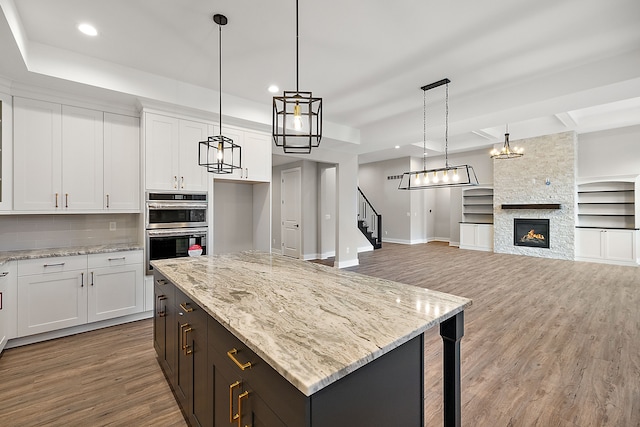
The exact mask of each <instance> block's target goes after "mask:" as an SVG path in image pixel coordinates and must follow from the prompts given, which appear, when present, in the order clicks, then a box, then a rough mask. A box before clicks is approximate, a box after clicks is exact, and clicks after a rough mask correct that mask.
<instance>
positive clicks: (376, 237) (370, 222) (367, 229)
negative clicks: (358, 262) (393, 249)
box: [358, 187, 382, 249]
mask: <svg viewBox="0 0 640 427" xmlns="http://www.w3.org/2000/svg"><path fill="white" fill-rule="evenodd" d="M358 228H359V229H360V231H361V232H362V234H364V236H365V237H366V238H367V240H369V242H370V243H371V244H372V245H373V248H374V249H380V248H381V247H382V215H380V214H379V213H378V212H376V210H375V209H374V208H373V205H372V204H371V202H369V200H368V199H367V196H365V195H364V193H363V192H362V190H361V189H360V187H358Z"/></svg>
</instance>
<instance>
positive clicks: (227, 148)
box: [198, 14, 242, 174]
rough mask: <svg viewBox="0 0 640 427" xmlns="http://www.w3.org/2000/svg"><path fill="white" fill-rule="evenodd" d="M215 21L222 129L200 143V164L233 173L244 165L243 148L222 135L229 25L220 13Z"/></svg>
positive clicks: (222, 171) (213, 171) (210, 170)
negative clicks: (224, 58)
mask: <svg viewBox="0 0 640 427" xmlns="http://www.w3.org/2000/svg"><path fill="white" fill-rule="evenodd" d="M213 21H214V22H215V23H216V24H218V35H219V36H218V56H219V74H218V77H219V80H218V83H219V87H218V90H219V91H220V92H219V93H220V98H219V101H220V131H219V132H218V135H214V136H209V137H207V140H206V141H200V142H199V144H198V147H199V148H198V164H199V165H200V166H204V167H206V168H207V172H211V173H215V174H228V173H233V171H234V170H236V169H240V168H241V167H242V162H241V160H242V159H241V151H240V150H241V148H240V146H239V145H237V144H234V143H233V140H232V139H231V138H228V137H226V136H224V135H222V26H223V25H227V22H228V20H227V17H226V16H224V15H220V14H215V15H213Z"/></svg>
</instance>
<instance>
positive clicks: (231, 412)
mask: <svg viewBox="0 0 640 427" xmlns="http://www.w3.org/2000/svg"><path fill="white" fill-rule="evenodd" d="M241 384H242V383H241V382H240V381H236V382H235V383H233V384H231V385H230V386H229V424H231V423H232V422H233V421H234V420H236V419H238V418H240V415H239V414H234V413H233V389H234V388H236V387H240V385H241Z"/></svg>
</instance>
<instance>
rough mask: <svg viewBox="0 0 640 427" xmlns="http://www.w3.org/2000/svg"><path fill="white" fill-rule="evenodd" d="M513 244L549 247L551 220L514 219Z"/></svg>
mask: <svg viewBox="0 0 640 427" xmlns="http://www.w3.org/2000/svg"><path fill="white" fill-rule="evenodd" d="M513 244H514V245H516V246H528V247H532V248H547V249H548V248H549V220H548V219H532V218H514V219H513Z"/></svg>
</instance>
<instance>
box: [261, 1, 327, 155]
mask: <svg viewBox="0 0 640 427" xmlns="http://www.w3.org/2000/svg"><path fill="white" fill-rule="evenodd" d="M298 51H299V48H298V0H296V90H295V91H286V90H285V91H284V92H283V96H274V97H273V122H272V126H273V142H274V143H275V144H276V146H278V147H282V149H283V150H284V152H285V153H297V154H309V153H310V152H311V148H316V147H318V146H319V145H320V139H322V98H315V97H314V96H313V94H312V93H311V92H301V91H300V89H299V84H298V83H299V73H298V63H299V61H298Z"/></svg>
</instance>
